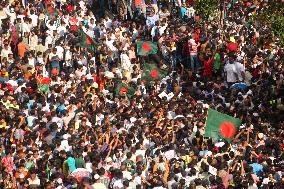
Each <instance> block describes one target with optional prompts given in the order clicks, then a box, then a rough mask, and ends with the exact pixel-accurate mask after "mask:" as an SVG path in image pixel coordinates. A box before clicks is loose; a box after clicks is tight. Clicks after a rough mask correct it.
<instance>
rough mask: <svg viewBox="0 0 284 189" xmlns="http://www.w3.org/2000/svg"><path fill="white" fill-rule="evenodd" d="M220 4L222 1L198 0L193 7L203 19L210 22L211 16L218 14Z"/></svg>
mask: <svg viewBox="0 0 284 189" xmlns="http://www.w3.org/2000/svg"><path fill="white" fill-rule="evenodd" d="M220 3H221V0H197V1H195V3H194V5H193V6H194V9H195V10H196V11H197V13H198V14H199V16H200V17H201V18H202V19H204V20H208V19H209V16H212V15H214V14H216V12H217V11H218V10H219V7H220Z"/></svg>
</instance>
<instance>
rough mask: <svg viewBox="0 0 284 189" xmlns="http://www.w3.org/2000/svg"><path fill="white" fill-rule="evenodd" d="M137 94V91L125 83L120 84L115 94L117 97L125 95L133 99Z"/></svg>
mask: <svg viewBox="0 0 284 189" xmlns="http://www.w3.org/2000/svg"><path fill="white" fill-rule="evenodd" d="M134 93H135V89H134V88H133V87H130V86H128V85H126V84H125V83H119V84H118V85H117V87H116V89H115V94H116V95H117V96H124V95H125V94H126V95H127V96H128V97H129V98H131V97H132V96H133V95H134Z"/></svg>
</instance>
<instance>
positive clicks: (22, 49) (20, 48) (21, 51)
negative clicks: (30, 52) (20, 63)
mask: <svg viewBox="0 0 284 189" xmlns="http://www.w3.org/2000/svg"><path fill="white" fill-rule="evenodd" d="M26 51H27V45H26V44H25V43H23V42H22V43H19V44H18V53H19V56H20V57H21V58H23V57H24V56H25V53H26Z"/></svg>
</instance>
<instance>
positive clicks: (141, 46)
mask: <svg viewBox="0 0 284 189" xmlns="http://www.w3.org/2000/svg"><path fill="white" fill-rule="evenodd" d="M137 51H138V55H140V56H147V55H149V54H156V53H157V52H158V46H157V43H152V42H151V41H137Z"/></svg>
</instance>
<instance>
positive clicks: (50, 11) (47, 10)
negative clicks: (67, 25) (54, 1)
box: [45, 5, 61, 17]
mask: <svg viewBox="0 0 284 189" xmlns="http://www.w3.org/2000/svg"><path fill="white" fill-rule="evenodd" d="M45 14H46V15H47V16H48V17H51V16H52V15H55V16H58V15H61V13H60V12H59V11H58V9H57V8H54V7H52V6H51V5H47V6H46V8H45Z"/></svg>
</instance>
